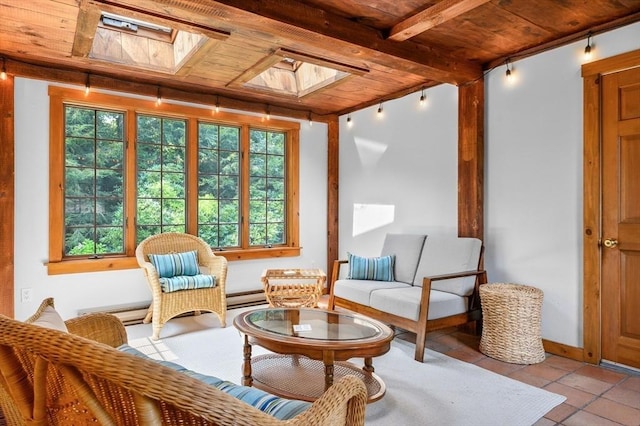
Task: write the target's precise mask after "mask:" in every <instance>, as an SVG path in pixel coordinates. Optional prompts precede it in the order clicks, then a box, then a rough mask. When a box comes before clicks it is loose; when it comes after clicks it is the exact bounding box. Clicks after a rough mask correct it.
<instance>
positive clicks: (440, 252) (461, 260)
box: [413, 236, 482, 296]
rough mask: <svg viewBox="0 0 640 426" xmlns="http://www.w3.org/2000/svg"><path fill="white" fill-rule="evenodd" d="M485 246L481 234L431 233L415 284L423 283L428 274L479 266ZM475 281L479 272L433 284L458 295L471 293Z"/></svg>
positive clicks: (465, 269) (470, 269) (441, 289)
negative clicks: (463, 236) (462, 235)
mask: <svg viewBox="0 0 640 426" xmlns="http://www.w3.org/2000/svg"><path fill="white" fill-rule="evenodd" d="M481 249H482V241H480V240H479V239H477V238H452V237H433V236H430V237H429V238H428V239H427V242H426V244H425V245H424V248H423V249H422V256H421V257H420V262H419V263H418V270H417V272H416V276H415V279H414V281H413V284H414V285H415V286H420V287H422V280H423V278H424V277H430V276H434V275H443V274H450V273H454V272H464V271H472V270H477V269H478V262H479V261H480V251H481ZM475 281H476V277H475V276H472V277H464V278H455V279H452V280H442V281H434V282H433V283H432V287H431V288H432V289H433V290H439V291H445V292H448V293H453V294H456V295H458V296H470V295H471V293H473V289H474V286H475Z"/></svg>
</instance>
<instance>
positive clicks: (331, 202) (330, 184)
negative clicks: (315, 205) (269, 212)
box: [327, 116, 340, 292]
mask: <svg viewBox="0 0 640 426" xmlns="http://www.w3.org/2000/svg"><path fill="white" fill-rule="evenodd" d="M327 124H328V125H327V151H328V154H327V277H332V276H333V271H332V270H329V268H333V263H334V261H335V260H337V259H338V237H339V235H338V229H339V225H340V223H339V222H340V221H339V219H338V217H339V216H338V214H339V206H338V192H339V190H338V189H339V185H338V183H339V158H340V123H339V122H338V116H334V117H333V119H331V120H329V121H328V123H327ZM331 284H332V283H331V280H329V281H327V292H329V291H330V290H331V289H330V286H331Z"/></svg>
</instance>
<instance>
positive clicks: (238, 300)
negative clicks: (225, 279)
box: [78, 290, 267, 325]
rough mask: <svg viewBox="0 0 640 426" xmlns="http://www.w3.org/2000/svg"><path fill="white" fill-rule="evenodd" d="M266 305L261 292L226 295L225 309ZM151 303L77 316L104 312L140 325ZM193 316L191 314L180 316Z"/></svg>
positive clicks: (90, 310)
mask: <svg viewBox="0 0 640 426" xmlns="http://www.w3.org/2000/svg"><path fill="white" fill-rule="evenodd" d="M264 303H267V299H266V298H265V296H264V291H263V290H254V291H244V292H240V293H230V294H227V309H234V308H243V307H247V306H256V305H262V304H264ZM150 304H151V301H150V300H148V301H143V302H135V303H125V304H122V305H111V306H100V307H96V308H86V309H80V310H79V311H78V315H86V314H90V313H95V312H105V313H109V314H113V315H115V316H117V317H118V318H120V321H122V322H123V323H124V325H132V324H140V323H142V320H143V319H144V317H145V316H146V315H147V310H148V309H149V305H150ZM189 315H193V312H189V313H186V314H183V315H181V316H189Z"/></svg>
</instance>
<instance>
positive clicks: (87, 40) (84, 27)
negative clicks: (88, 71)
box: [71, 0, 102, 58]
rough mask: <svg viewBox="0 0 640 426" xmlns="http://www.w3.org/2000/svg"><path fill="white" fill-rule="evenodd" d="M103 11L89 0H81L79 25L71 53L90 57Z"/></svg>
mask: <svg viewBox="0 0 640 426" xmlns="http://www.w3.org/2000/svg"><path fill="white" fill-rule="evenodd" d="M101 16H102V12H101V11H100V9H98V8H97V7H96V6H94V5H92V4H89V2H88V1H87V0H82V1H81V2H80V6H79V10H78V27H77V29H76V36H75V38H74V39H73V49H72V50H71V54H72V55H73V56H79V57H81V58H87V57H89V53H90V52H91V46H92V45H93V38H94V36H95V34H96V28H97V27H98V23H99V22H100V17H101Z"/></svg>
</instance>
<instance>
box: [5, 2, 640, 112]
mask: <svg viewBox="0 0 640 426" xmlns="http://www.w3.org/2000/svg"><path fill="white" fill-rule="evenodd" d="M103 13H112V14H116V15H121V16H124V17H127V18H135V19H139V20H142V21H144V22H148V23H152V24H156V25H161V26H166V27H169V28H171V29H172V30H176V31H181V32H184V33H186V34H188V36H187V37H181V36H178V37H176V36H175V34H176V33H175V32H174V33H173V34H174V35H173V36H172V37H171V40H170V41H169V42H158V41H157V40H153V39H152V38H148V37H146V36H144V35H143V34H142V33H141V32H140V33H132V32H131V31H128V30H126V29H125V30H117V31H115V30H113V29H111V30H110V29H108V28H107V27H106V26H105V25H103V23H102V22H101V16H102V14H103ZM638 20H640V0H589V1H584V0H563V1H558V0H536V1H532V0H404V1H397V0H377V1H371V0H304V1H294V0H260V1H246V0H219V1H207V0H29V1H24V0H0V57H3V58H5V62H4V66H5V67H6V69H7V71H8V72H10V73H11V72H13V73H15V74H20V71H21V70H24V67H25V66H26V65H27V64H35V65H39V66H45V67H46V70H48V71H49V72H51V75H57V76H58V78H63V77H62V76H65V75H67V76H68V75H72V76H73V77H68V78H70V79H71V80H73V79H75V80H77V81H76V83H80V84H83V83H84V80H85V78H88V79H89V80H90V81H91V82H92V83H91V84H92V85H93V84H95V85H99V84H102V85H105V86H108V83H109V81H110V80H109V79H117V81H125V82H129V83H132V84H138V85H140V86H141V87H145V86H146V87H147V88H148V89H147V91H149V90H151V89H152V88H154V87H160V88H161V89H162V90H166V91H167V93H169V91H170V90H176V91H181V92H188V93H194V94H199V95H201V96H202V100H203V102H209V103H213V102H216V103H219V104H220V106H222V107H224V106H232V105H234V102H244V103H252V104H254V105H263V106H265V107H270V108H272V109H273V110H274V111H276V110H278V109H279V110H280V111H282V112H283V113H284V114H286V115H290V116H294V117H295V116H298V117H300V116H306V115H308V114H311V115H313V117H314V119H320V120H322V117H324V116H329V115H331V114H344V113H347V112H350V111H354V110H357V109H361V108H363V107H366V106H370V105H373V104H376V103H378V102H380V101H386V100H389V99H393V98H397V97H399V96H403V95H406V94H408V93H412V92H417V91H420V90H421V89H422V88H428V87H431V86H434V85H438V84H442V83H449V84H455V85H463V84H465V83H468V82H472V81H477V80H478V79H480V78H481V77H482V75H483V72H485V71H486V70H488V69H490V68H492V67H495V66H498V65H502V64H504V62H505V60H506V59H508V58H510V60H512V61H514V60H517V59H519V58H521V57H524V56H526V55H529V54H532V53H535V52H538V51H541V50H544V49H547V48H549V47H554V46H556V45H559V44H563V43H568V42H571V41H575V40H579V39H585V45H586V38H587V35H588V34H590V33H591V34H593V35H594V37H597V34H598V33H599V32H602V31H605V30H608V29H611V28H615V27H618V26H621V25H625V24H628V23H632V22H635V21H638ZM136 40H137V41H136ZM185 40H186V41H185ZM100 49H101V50H100ZM163 52H164V53H163ZM167 52H168V53H167ZM105 55H111V56H110V57H107V56H105ZM178 57H179V58H181V60H179V59H177V58H178ZM105 58H107V59H105ZM285 58H288V59H290V61H292V63H294V64H297V65H296V66H298V65H299V64H300V63H306V64H312V65H313V66H321V67H325V68H329V69H332V70H337V71H336V72H334V74H335V73H338V74H344V75H347V77H346V78H341V79H339V78H338V77H336V76H335V75H333V74H330V73H329V74H327V72H326V70H323V69H320V68H317V67H313V66H312V67H307V68H306V71H304V70H305V68H304V67H302V68H301V71H299V73H298V74H295V73H294V74H291V73H287V72H285V71H283V70H282V69H279V70H275V71H273V73H274V74H272V75H270V76H269V75H268V76H264V75H262V76H259V74H260V73H261V72H262V71H264V70H265V69H266V68H268V67H269V66H272V65H274V64H276V63H280V61H282V60H283V59H285ZM174 62H175V63H174ZM281 65H282V64H281ZM54 70H55V71H58V74H56V73H55V72H54ZM65 70H66V71H75V74H65V73H64V72H63V71H65ZM46 73H47V72H46V71H45V72H43V73H42V74H43V75H42V77H45V76H46ZM305 73H306V74H305ZM276 74H277V76H276ZM321 74H322V75H321ZM325 74H327V75H325ZM85 75H86V76H89V77H84V76H85ZM292 75H293V77H292ZM256 76H258V79H259V80H261V81H262V82H261V83H260V84H265V85H267V84H271V83H273V82H271V83H268V82H265V81H266V80H269V79H272V80H277V81H276V84H279V85H280V86H281V87H280V88H279V89H278V90H268V89H267V88H266V87H261V86H260V85H256V84H252V85H249V84H248V81H249V80H251V79H253V78H254V77H256ZM274 76H276V77H274ZM314 78H320V80H319V81H320V83H317V82H315V81H312V82H311V83H308V82H307V83H306V85H307V86H306V87H311V86H314V85H315V87H320V88H319V89H318V90H311V89H308V90H300V91H299V92H297V93H294V92H295V90H294V91H293V92H292V91H291V88H290V87H288V86H287V85H290V84H295V81H294V80H296V79H297V80H296V81H298V84H302V82H301V81H302V80H309V79H314ZM292 82H293V83H292ZM285 86H287V87H285ZM312 88H313V87H312Z"/></svg>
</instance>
